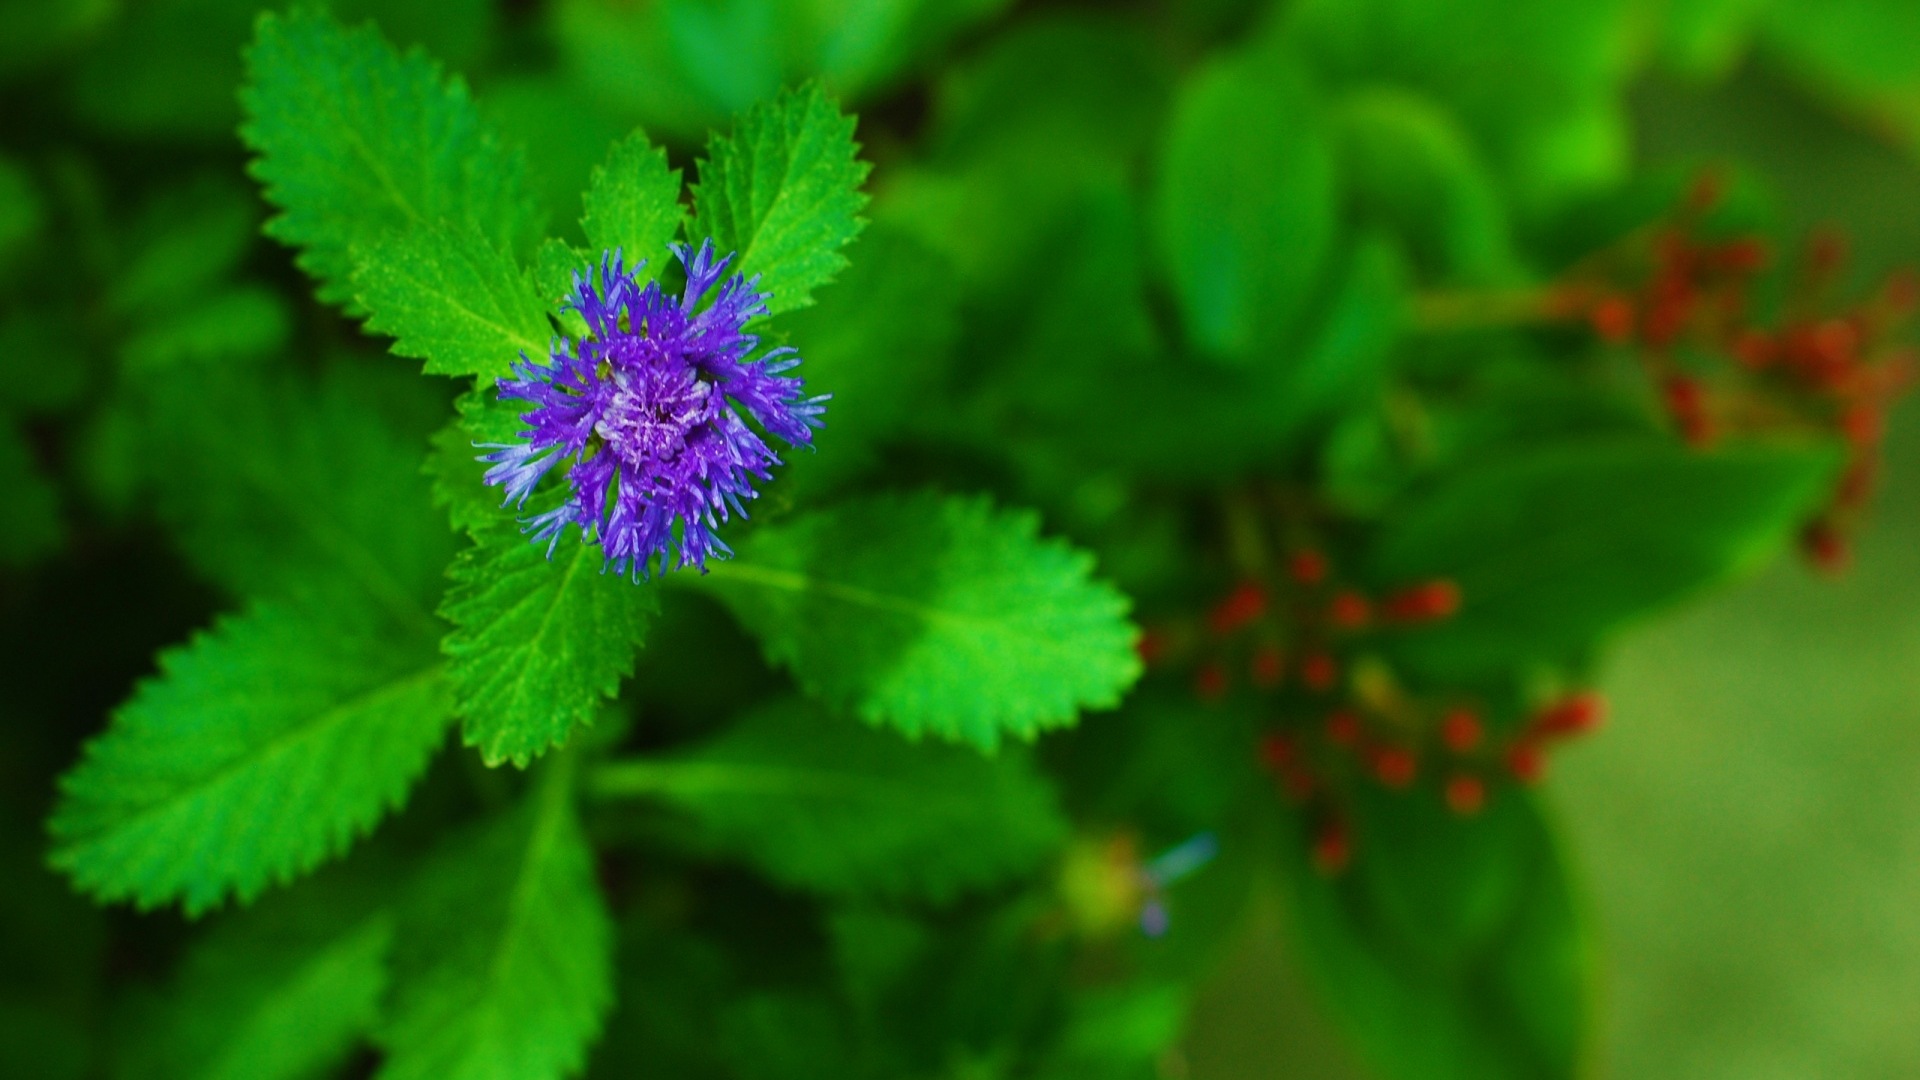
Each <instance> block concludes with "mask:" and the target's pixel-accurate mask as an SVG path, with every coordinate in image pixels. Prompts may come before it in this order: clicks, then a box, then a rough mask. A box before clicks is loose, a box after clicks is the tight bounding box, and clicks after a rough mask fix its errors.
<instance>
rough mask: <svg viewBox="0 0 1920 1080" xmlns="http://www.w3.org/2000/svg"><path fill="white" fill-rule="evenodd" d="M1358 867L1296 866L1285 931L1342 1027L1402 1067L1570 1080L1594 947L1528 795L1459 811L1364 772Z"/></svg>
mask: <svg viewBox="0 0 1920 1080" xmlns="http://www.w3.org/2000/svg"><path fill="white" fill-rule="evenodd" d="M1355 795H1356V798H1355V799H1354V800H1352V810H1353V815H1354V816H1353V820H1352V821H1351V822H1350V823H1349V826H1350V828H1351V829H1352V834H1353V836H1354V837H1355V841H1354V842H1355V844H1356V845H1357V846H1356V849H1355V853H1354V857H1353V864H1352V865H1351V866H1350V867H1349V868H1347V870H1346V871H1345V872H1344V873H1342V874H1340V875H1339V876H1337V877H1333V878H1328V877H1327V876H1325V875H1323V874H1321V873H1319V872H1317V871H1315V870H1313V869H1311V862H1310V860H1309V858H1308V856H1307V853H1306V851H1305V850H1304V845H1302V846H1301V848H1300V849H1298V850H1293V851H1289V852H1287V854H1286V855H1285V856H1284V858H1285V860H1286V863H1285V865H1286V867H1287V868H1288V870H1289V871H1290V873H1289V876H1290V879H1291V885H1292V888H1291V894H1292V901H1293V914H1294V927H1295V931H1296V932H1295V934H1294V939H1295V942H1296V949H1297V950H1298V953H1299V955H1300V956H1301V957H1302V958H1303V960H1304V961H1305V964H1306V967H1307V969H1308V971H1309V973H1310V974H1311V975H1312V976H1313V978H1314V981H1315V982H1317V983H1318V984H1319V985H1320V987H1321V988H1322V990H1323V992H1324V993H1325V994H1326V995H1327V998H1328V1000H1329V1001H1330V1002H1331V1004H1332V1006H1333V1008H1334V1010H1335V1012H1336V1014H1337V1016H1338V1018H1339V1019H1340V1020H1341V1021H1342V1024H1343V1026H1344V1027H1345V1028H1346V1029H1347V1030H1348V1032H1349V1033H1350V1034H1351V1035H1352V1036H1353V1038H1354V1040H1355V1042H1356V1043H1357V1044H1358V1046H1359V1047H1360V1049H1361V1051H1362V1053H1363V1054H1364V1056H1365V1057H1366V1058H1367V1059H1369V1060H1370V1061H1371V1062H1372V1063H1373V1064H1374V1066H1375V1067H1376V1068H1378V1069H1380V1070H1381V1073H1382V1075H1385V1076H1391V1077H1395V1078H1396V1080H1565V1078H1571V1077H1573V1076H1575V1075H1577V1074H1578V1066H1579V1064H1580V1061H1581V1058H1582V1055H1583V1050H1584V1048H1585V1045H1586V1042H1587V1039H1588V1038H1589V1036H1590V1031H1589V1028H1588V1023H1589V1022H1588V1016H1589V1007H1590V1002H1589V997H1590V993H1591V985H1592V981H1593V959H1592V949H1591V946H1590V944H1589V943H1588V941H1587V938H1586V932H1585V930H1584V928H1583V927H1582V926H1581V923H1580V919H1579V915H1578V910H1577V905H1576V902H1575V899H1574V897H1573V894H1572V889H1571V887H1570V885H1569V884H1568V882H1567V880H1566V876H1565V871H1564V869H1563V868H1562V865H1561V855H1560V853H1559V851H1558V850H1557V848H1556V845H1555V843H1554V839H1553V836H1552V834H1551V833H1549V832H1548V830H1547V827H1546V824H1545V823H1544V822H1543V821H1542V820H1541V817H1540V813H1539V810H1538V808H1537V807H1536V806H1535V804H1534V802H1533V800H1532V799H1531V798H1530V797H1529V796H1527V795H1526V794H1525V793H1523V792H1519V791H1514V790H1508V791H1503V792H1500V793H1497V794H1496V796H1495V797H1494V799H1493V801H1492V802H1491V803H1490V804H1489V805H1488V807H1487V809H1486V810H1485V811H1484V812H1482V813H1481V814H1480V815H1477V816H1474V817H1468V818H1463V817H1460V816H1458V815H1455V814H1449V813H1446V812H1445V811H1443V810H1442V809H1441V807H1440V806H1438V805H1436V804H1434V803H1430V802H1426V801H1424V800H1423V799H1422V798H1421V796H1420V795H1419V794H1408V793H1400V792H1391V791H1386V790H1384V789H1381V788H1378V787H1376V786H1373V785H1366V786H1364V788H1362V789H1358V790H1356V792H1355Z"/></svg>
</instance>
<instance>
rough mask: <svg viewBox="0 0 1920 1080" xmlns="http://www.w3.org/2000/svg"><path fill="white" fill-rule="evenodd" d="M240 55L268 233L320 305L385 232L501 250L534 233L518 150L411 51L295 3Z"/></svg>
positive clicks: (457, 87) (265, 22)
mask: <svg viewBox="0 0 1920 1080" xmlns="http://www.w3.org/2000/svg"><path fill="white" fill-rule="evenodd" d="M246 61H247V80H246V83H245V85H244V86H243V87H242V88H241V91H240V99H241V103H242V105H243V106H244V107H245V109H246V113H247V121H246V123H245V124H244V125H243V126H242V127H241V136H242V138H244V139H245V140H246V143H247V145H248V146H249V147H251V148H252V149H253V151H254V153H255V154H256V155H257V156H256V157H255V159H254V161H253V164H252V165H251V167H250V171H251V172H252V174H253V176H254V177H255V178H256V179H258V180H259V181H260V182H261V183H262V184H263V185H265V188H266V195H267V200H268V201H269V202H271V203H273V204H274V205H276V206H278V207H279V208H280V210H281V213H280V214H279V216H277V217H275V218H274V219H273V220H271V221H269V222H268V223H267V233H268V235H270V236H272V237H274V238H275V239H277V240H279V241H281V242H282V243H285V244H288V245H291V246H293V247H297V248H300V249H301V254H300V256H299V257H298V259H297V261H298V262H299V264H300V266H301V268H302V269H304V270H306V271H307V272H308V273H309V274H311V275H313V276H314V277H315V278H317V279H318V280H319V282H320V289H319V294H320V298H321V299H322V300H326V301H329V302H334V303H339V302H343V301H346V300H347V299H349V297H350V295H351V292H352V282H351V276H352V273H353V258H352V249H353V248H355V247H356V246H359V245H364V244H368V243H370V242H373V241H375V240H378V239H380V238H381V237H382V236H384V235H385V234H387V233H389V232H395V231H400V230H404V229H408V228H412V227H417V226H423V225H442V226H449V227H454V228H461V227H467V228H472V229H476V230H478V231H479V233H480V234H481V235H482V236H484V237H485V238H486V239H487V241H488V242H489V243H491V244H492V245H494V246H495V247H497V248H499V249H501V250H503V251H507V252H518V251H521V250H522V249H523V248H524V247H525V246H528V245H530V244H531V242H532V240H533V238H534V237H535V236H536V235H537V234H538V232H539V229H540V225H541V223H540V221H539V216H538V214H537V212H536V211H535V210H534V208H533V200H532V198H531V196H529V195H528V194H527V190H526V188H527V183H526V177H525V167H524V164H523V162H522V161H521V159H520V156H519V155H518V154H517V153H510V152H508V151H507V150H505V149H503V148H502V147H501V145H500V144H499V142H498V140H497V139H496V138H495V136H494V134H493V133H492V132H491V131H490V130H489V129H488V128H486V127H485V126H484V125H483V124H482V123H481V121H480V117H479V114H478V113H477V112H476V111H475V109H474V106H473V102H472V101H471V100H470V99H469V98H468V96H467V89H466V86H465V84H464V83H462V82H461V81H460V80H459V79H446V78H443V77H442V75H441V71H440V66H439V65H438V64H436V63H434V62H433V61H431V60H429V59H427V57H426V56H425V55H423V54H422V53H420V52H419V51H417V50H415V51H411V52H408V53H405V54H402V53H399V52H397V51H395V49H394V48H393V47H392V46H391V45H389V44H388V43H387V42H386V40H385V39H384V38H382V37H381V36H380V34H379V32H378V31H376V30H374V29H373V28H372V27H371V26H364V27H360V28H358V29H353V30H347V29H343V28H342V27H341V26H340V25H339V24H338V23H336V22H334V21H333V19H332V18H331V17H330V16H328V15H325V14H322V13H318V12H313V11H307V10H299V11H295V12H292V13H290V14H286V15H276V14H272V13H268V14H265V15H262V16H261V17H260V20H259V24H258V28H257V31H256V33H255V36H254V41H253V44H252V45H251V46H250V47H249V48H248V49H247V53H246Z"/></svg>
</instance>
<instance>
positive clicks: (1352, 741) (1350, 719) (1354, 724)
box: [1327, 709, 1362, 746]
mask: <svg viewBox="0 0 1920 1080" xmlns="http://www.w3.org/2000/svg"><path fill="white" fill-rule="evenodd" d="M1361 727H1362V725H1361V723H1360V714H1359V713H1356V712H1354V711H1353V710H1351V709H1339V710H1336V711H1335V712H1332V713H1329V714H1327V741H1328V742H1330V743H1333V744H1334V745H1335V746H1358V745H1360V732H1361Z"/></svg>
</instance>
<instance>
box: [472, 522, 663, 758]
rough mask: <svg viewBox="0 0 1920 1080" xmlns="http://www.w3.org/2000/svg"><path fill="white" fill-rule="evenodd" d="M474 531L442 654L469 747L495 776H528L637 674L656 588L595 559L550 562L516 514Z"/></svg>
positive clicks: (567, 547) (582, 555)
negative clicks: (501, 772)
mask: <svg viewBox="0 0 1920 1080" xmlns="http://www.w3.org/2000/svg"><path fill="white" fill-rule="evenodd" d="M494 517H495V523H494V524H493V525H491V526H489V527H486V528H482V529H478V530H476V531H475V534H474V536H475V544H474V546H473V547H471V548H468V549H467V550H466V551H464V552H462V553H461V555H460V557H459V559H458V560H456V561H455V562H454V564H453V569H452V570H450V571H449V572H448V573H449V576H451V577H452V579H453V585H452V587H451V588H450V589H449V590H448V591H447V598H446V601H445V602H444V603H443V604H442V605H441V607H440V614H441V615H442V616H443V617H444V618H446V619H447V620H448V621H449V622H451V623H453V626H454V629H453V632H452V633H450V634H448V635H447V638H446V641H445V643H444V644H443V645H442V646H441V648H442V650H443V651H444V652H445V653H446V654H447V656H448V657H449V658H450V660H451V663H450V664H449V666H448V677H449V680H450V681H451V682H452V684H453V688H454V694H455V696H456V698H457V699H458V701H459V709H460V715H461V716H462V717H463V723H462V726H461V731H462V733H463V735H464V737H465V740H466V742H467V745H469V746H476V747H479V749H480V755H481V757H483V758H484V759H486V762H487V764H489V765H498V764H500V763H501V762H503V761H511V762H513V763H514V764H515V765H518V766H521V767H522V768H524V767H526V765H527V763H528V762H529V761H531V760H532V759H533V758H534V757H535V756H536V755H539V754H543V753H545V752H546V751H547V750H548V749H549V748H551V747H556V746H563V745H565V744H566V742H567V740H568V739H569V738H571V737H572V735H573V733H574V731H575V729H577V728H579V727H581V726H583V725H586V724H591V723H592V722H593V717H594V714H595V713H596V712H598V711H599V709H600V708H601V706H602V705H604V704H605V702H606V701H607V700H608V699H610V698H612V697H613V696H614V695H615V694H616V693H617V692H618V691H619V689H620V680H621V679H622V678H624V677H625V676H628V675H631V674H633V657H634V653H635V652H636V651H637V650H638V649H639V648H640V642H641V640H642V638H643V637H644V635H645V634H646V630H647V624H648V623H649V622H650V621H651V620H652V617H653V615H654V614H655V612H656V611H657V610H658V608H659V601H658V600H657V598H656V597H655V595H654V589H653V586H652V585H651V584H650V583H635V582H633V581H630V580H628V579H627V578H626V577H625V576H624V575H621V574H609V573H603V572H602V562H603V560H602V558H601V552H600V549H599V548H597V547H589V546H587V545H586V544H581V543H566V544H562V545H561V548H560V551H559V553H558V554H557V555H555V557H554V558H552V559H549V558H548V557H547V550H546V548H545V547H544V546H543V545H540V544H537V543H532V542H530V541H529V540H528V538H527V537H526V536H525V535H524V534H522V533H521V531H520V529H519V526H518V525H517V524H516V523H515V521H514V519H513V517H512V513H511V511H508V510H500V511H497V512H496V513H495V515H494Z"/></svg>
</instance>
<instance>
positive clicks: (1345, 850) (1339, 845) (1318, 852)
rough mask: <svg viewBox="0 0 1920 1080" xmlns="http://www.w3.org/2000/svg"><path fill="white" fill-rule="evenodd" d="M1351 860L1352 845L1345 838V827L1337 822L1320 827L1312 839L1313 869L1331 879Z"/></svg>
mask: <svg viewBox="0 0 1920 1080" xmlns="http://www.w3.org/2000/svg"><path fill="white" fill-rule="evenodd" d="M1352 859H1353V843H1352V841H1351V840H1350V839H1349V838H1348V836H1347V827H1346V826H1345V825H1343V824H1341V823H1340V822H1338V821H1329V822H1327V823H1326V824H1324V825H1322V826H1320V831H1319V832H1317V833H1315V834H1314V837H1313V865H1314V868H1315V869H1317V870H1319V871H1320V872H1321V873H1322V874H1325V875H1327V876H1328V877H1332V876H1333V875H1335V874H1338V873H1340V872H1341V871H1342V870H1345V869H1346V868H1347V863H1349V862H1350V861H1352Z"/></svg>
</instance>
